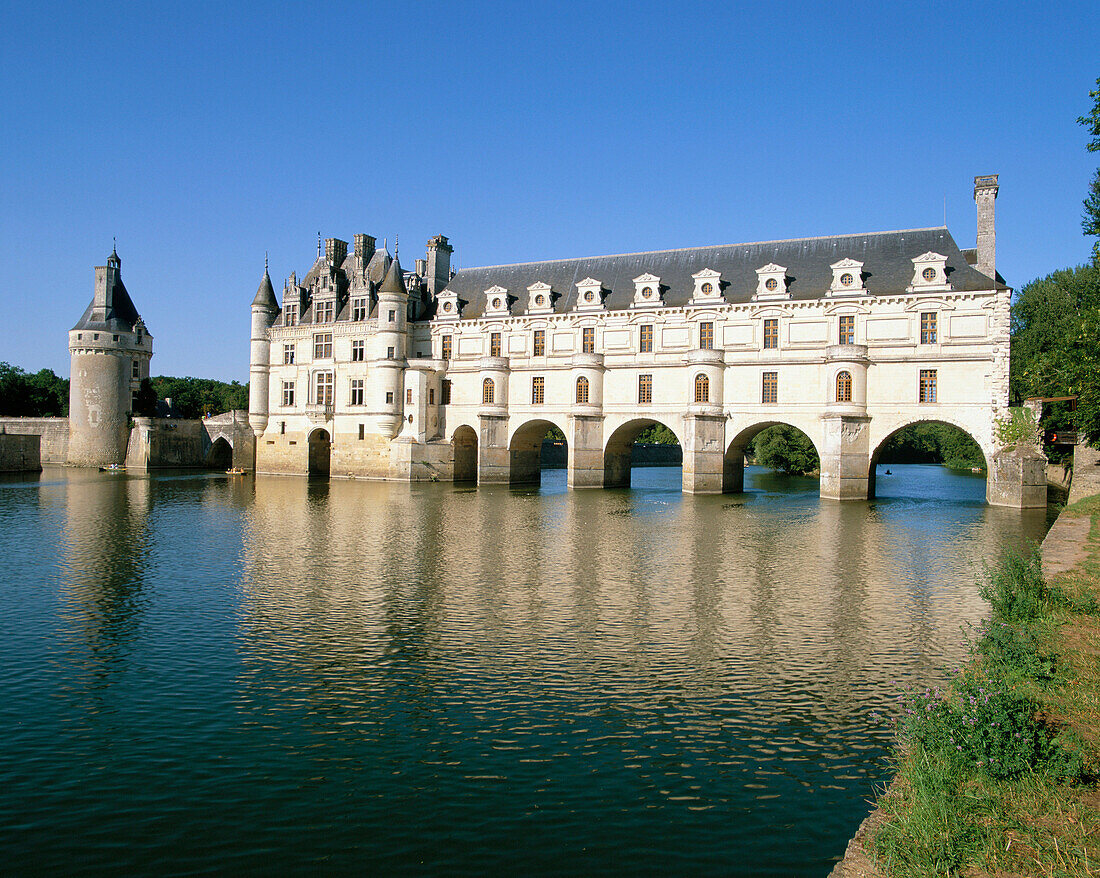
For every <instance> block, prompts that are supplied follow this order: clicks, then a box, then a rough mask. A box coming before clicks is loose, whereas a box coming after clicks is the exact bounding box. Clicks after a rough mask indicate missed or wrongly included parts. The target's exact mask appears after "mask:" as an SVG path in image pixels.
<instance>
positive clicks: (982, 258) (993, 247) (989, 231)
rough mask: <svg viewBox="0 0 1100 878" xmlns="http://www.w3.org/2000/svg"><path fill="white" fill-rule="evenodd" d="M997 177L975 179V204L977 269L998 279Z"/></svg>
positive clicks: (991, 175)
mask: <svg viewBox="0 0 1100 878" xmlns="http://www.w3.org/2000/svg"><path fill="white" fill-rule="evenodd" d="M999 188H1000V187H999V186H998V185H997V175H996V174H988V175H986V176H984V177H975V178H974V203H975V204H977V205H978V241H977V250H978V261H977V263H976V264H975V266H974V267H975V268H976V269H978V271H980V272H981V273H982V274H984V275H987V276H989V277H990V278H992V279H993V280H996V279H997V231H996V228H995V227H994V224H993V202H995V201H996V200H997V190H998V189H999Z"/></svg>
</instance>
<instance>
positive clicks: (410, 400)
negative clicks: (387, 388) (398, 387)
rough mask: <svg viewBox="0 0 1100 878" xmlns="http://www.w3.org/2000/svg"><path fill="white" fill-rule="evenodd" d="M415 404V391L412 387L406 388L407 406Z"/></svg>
mask: <svg viewBox="0 0 1100 878" xmlns="http://www.w3.org/2000/svg"><path fill="white" fill-rule="evenodd" d="M412 404H413V389H412V388H411V387H406V388H405V405H412Z"/></svg>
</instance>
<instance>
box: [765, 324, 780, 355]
mask: <svg viewBox="0 0 1100 878" xmlns="http://www.w3.org/2000/svg"><path fill="white" fill-rule="evenodd" d="M764 347H766V348H777V347H779V318H778V317H769V318H768V319H767V320H765V321H764Z"/></svg>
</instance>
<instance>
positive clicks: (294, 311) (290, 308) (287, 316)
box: [283, 302, 298, 326]
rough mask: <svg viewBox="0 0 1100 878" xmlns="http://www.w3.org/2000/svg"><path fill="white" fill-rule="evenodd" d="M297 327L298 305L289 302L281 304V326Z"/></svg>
mask: <svg viewBox="0 0 1100 878" xmlns="http://www.w3.org/2000/svg"><path fill="white" fill-rule="evenodd" d="M297 325H298V303H297V302H290V303H284V304H283V326H297Z"/></svg>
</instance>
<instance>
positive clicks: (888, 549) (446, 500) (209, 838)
mask: <svg viewBox="0 0 1100 878" xmlns="http://www.w3.org/2000/svg"><path fill="white" fill-rule="evenodd" d="M892 469H893V471H894V472H893V474H892V475H890V476H887V475H884V474H883V471H882V470H881V469H880V475H879V479H878V486H879V492H880V494H881V495H883V496H881V497H880V498H879V499H878V500H875V501H872V502H868V503H848V504H839V503H835V502H829V501H820V500H819V499H818V496H817V485H816V483H815V482H813V481H809V480H801V479H784V478H780V477H775V476H772V475H769V474H767V473H765V472H763V471H760V470H754V469H751V468H750V469H749V471H748V473H747V475H748V479H747V484H748V485H749V493H747V494H743V495H737V496H721V497H690V496H683V495H681V493H680V490H679V483H680V471H679V469H648V470H647V469H640V470H635V472H634V488H632V489H630V490H608V491H599V490H594V491H575V492H573V491H567V490H566V489H565V474H564V472H563V471H551V472H546V473H544V476H543V486H542V487H541V488H540V489H531V490H510V489H508V488H506V487H493V488H490V487H484V488H473V487H461V486H454V485H443V484H439V485H411V486H410V485H407V484H396V483H369V482H349V481H333V482H331V483H324V482H320V483H318V482H307V481H306V480H304V479H297V478H278V477H268V478H264V477H260V478H259V479H255V480H254V479H252V478H243V479H242V478H236V479H233V480H230V479H228V478H227V477H226V476H224V475H213V474H184V475H158V476H152V477H138V476H126V475H113V474H101V473H93V472H86V471H79V470H60V469H57V470H47V471H46V472H44V473H43V474H42V476H41V477H40V478H36V479H34V480H31V481H26V480H11V479H9V480H8V481H6V482H3V483H0V638H2V642H3V644H4V648H3V650H2V652H0V692H2V694H3V697H2V699H0V731H2V733H3V735H4V739H5V740H4V746H3V748H2V749H0V851H2V852H3V853H2V858H3V860H4V867H5V871H8V872H24V873H26V872H35V873H52V874H66V875H97V874H98V875H107V874H120V873H133V874H137V873H145V874H149V873H157V874H204V873H226V872H234V873H243V874H272V873H280V874H306V873H322V874H333V875H341V874H382V875H396V874H448V875H483V874H508V873H518V874H528V875H541V874H559V875H561V874H586V875H591V874H615V873H623V874H653V875H656V874H662V875H663V874H669V873H679V874H722V875H822V876H823V875H825V874H826V872H827V871H828V869H829V868H830V867H831V864H832V862H833V860H834V859H836V858H837V857H839V855H840V854H841V853H842V852H843V850H844V846H845V844H846V842H847V839H848V837H849V836H850V835H851V833H852V832H853V831H854V829H855V827H856V826H857V824H858V823H859V821H860V820H861V819H862V818H863V817H864V816H865V815H866V813H867V811H868V805H867V799H868V798H869V797H870V796H871V795H872V794H873V787H874V785H875V784H877V783H880V782H881V781H883V780H884V779H886V776H887V772H888V767H887V765H886V762H885V757H886V755H887V752H888V748H889V739H888V735H887V733H886V732H885V731H884V730H882V729H880V728H876V727H874V726H873V725H871V724H870V722H869V714H870V712H871V711H872V710H874V709H875V708H876V707H878V706H880V705H881V704H882V702H884V701H885V700H886V699H888V698H889V697H890V696H891V695H892V694H894V693H895V692H896V691H897V688H898V685H899V684H902V683H905V682H907V681H919V682H921V683H924V682H932V681H936V680H940V679H942V678H943V676H944V674H945V672H946V670H947V669H948V668H949V667H950V666H952V665H953V664H954V663H957V662H958V661H959V660H960V659H962V658H963V657H964V655H965V645H964V640H963V635H962V633H961V631H960V627H961V626H963V625H964V624H965V623H967V622H971V621H975V620H977V619H978V618H980V617H981V615H982V613H983V607H982V604H981V602H980V601H979V599H978V597H977V595H976V589H975V585H974V583H975V580H976V578H977V576H978V573H979V571H980V567H981V563H982V561H983V559H988V558H991V557H993V556H994V555H995V554H996V552H997V551H998V547H999V546H1001V545H1002V544H1005V543H1008V544H1016V545H1024V544H1027V543H1028V542H1030V541H1037V540H1040V539H1041V538H1042V536H1043V534H1044V533H1045V530H1046V527H1047V516H1046V514H1045V513H1044V512H1042V511H1039V512H1033V511H1026V512H1020V511H1013V510H1002V509H993V508H990V507H987V506H985V505H984V503H983V498H984V490H985V483H984V481H983V480H981V479H978V478H972V477H968V476H962V475H957V474H952V473H950V472H949V471H947V470H944V469H942V468H939V467H934V466H909V467H903V466H893V467H892Z"/></svg>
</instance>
